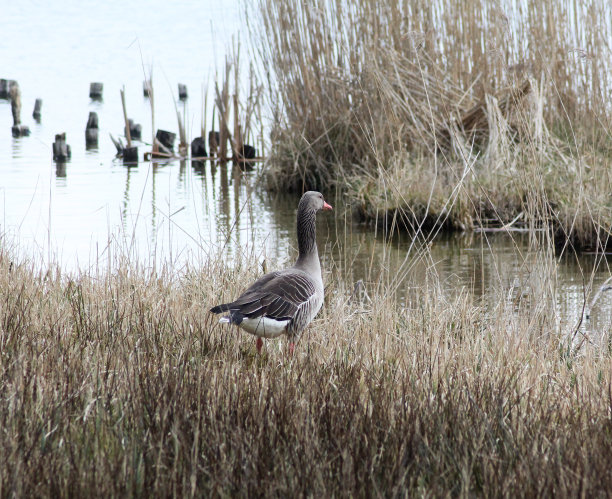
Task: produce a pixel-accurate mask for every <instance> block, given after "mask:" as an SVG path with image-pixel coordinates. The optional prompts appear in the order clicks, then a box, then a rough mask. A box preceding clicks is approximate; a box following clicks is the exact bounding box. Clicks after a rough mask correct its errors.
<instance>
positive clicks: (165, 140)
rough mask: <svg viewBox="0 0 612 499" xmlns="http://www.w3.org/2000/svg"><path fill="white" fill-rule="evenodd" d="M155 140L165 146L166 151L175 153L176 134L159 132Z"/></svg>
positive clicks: (164, 131)
mask: <svg viewBox="0 0 612 499" xmlns="http://www.w3.org/2000/svg"><path fill="white" fill-rule="evenodd" d="M155 138H156V139H157V140H158V141H159V142H160V144H161V145H163V146H164V147H165V148H166V149H169V150H170V151H174V141H175V140H176V133H172V132H168V131H166V130H157V133H156V134H155Z"/></svg>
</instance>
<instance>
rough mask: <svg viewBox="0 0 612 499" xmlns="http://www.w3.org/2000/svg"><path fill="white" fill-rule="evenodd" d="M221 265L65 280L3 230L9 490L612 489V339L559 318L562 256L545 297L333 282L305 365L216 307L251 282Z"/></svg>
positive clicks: (367, 492) (1, 410) (2, 456)
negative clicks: (563, 325)
mask: <svg viewBox="0 0 612 499" xmlns="http://www.w3.org/2000/svg"><path fill="white" fill-rule="evenodd" d="M424 257H425V258H426V254H424ZM221 262H222V260H221V259H211V260H207V261H206V262H204V263H202V264H199V265H193V266H192V265H186V266H185V267H182V268H181V269H171V268H165V267H163V266H160V267H158V270H157V271H153V270H151V269H149V268H146V267H139V266H138V265H135V264H129V263H127V262H126V261H124V260H122V259H117V261H116V262H115V263H113V265H112V266H111V267H110V268H109V270H108V271H107V272H104V273H102V272H100V273H98V272H96V271H92V272H91V273H87V274H85V273H83V274H79V275H64V274H62V272H61V271H60V270H59V269H55V268H51V269H50V270H48V271H41V270H39V269H40V265H38V264H37V262H33V261H27V260H25V259H21V260H20V259H19V258H17V256H16V251H15V248H13V247H11V246H10V245H9V244H8V243H7V242H6V240H3V241H2V245H0V303H1V304H2V305H1V306H0V358H1V361H0V388H1V389H0V393H1V394H2V395H1V397H2V399H1V403H0V427H1V428H2V431H1V432H0V494H1V495H3V496H55V497H63V496H82V495H87V494H91V493H94V494H96V495H102V496H113V495H114V496H116V495H122V496H124V495H131V496H151V495H155V496H168V495H176V496H211V495H215V496H228V495H232V496H233V495H244V496H247V495H248V496H254V495H257V496H263V495H266V496H268V495H283V496H286V495H292V496H295V495H309V496H320V495H326V496H332V495H334V496H352V495H359V496H373V495H385V496H399V495H417V494H418V495H448V494H452V495H468V494H470V495H472V494H478V495H480V494H482V495H487V496H490V495H495V496H516V495H520V496H535V495H537V496H542V495H548V496H552V495H555V496H557V495H563V496H570V495H571V496H574V495H586V496H594V495H602V494H605V493H606V492H607V491H609V490H610V489H611V487H612V473H611V472H610V467H609V463H610V459H611V458H612V437H611V435H612V433H611V422H610V407H612V396H611V394H612V391H611V389H612V379H611V377H612V369H611V368H612V365H611V358H610V350H609V339H608V338H603V339H602V341H601V342H600V343H597V344H595V343H591V342H590V341H582V340H583V338H581V337H580V336H579V335H578V336H576V335H573V334H571V332H569V333H570V334H567V333H568V332H567V331H560V330H559V328H558V327H557V326H555V324H556V321H555V317H554V309H555V307H554V306H550V305H551V300H553V299H554V296H553V295H554V282H552V281H551V276H553V277H554V273H555V259H554V258H553V257H552V254H551V253H550V252H549V251H548V252H547V251H540V252H538V253H537V259H536V261H535V263H534V269H533V272H532V275H533V276H534V279H535V280H538V279H539V278H538V277H537V276H540V277H541V278H542V279H541V280H539V281H538V282H540V285H535V284H536V282H535V281H534V283H533V284H534V285H533V286H532V289H533V290H534V291H533V292H534V293H536V296H534V297H533V301H532V303H533V304H535V306H532V305H530V306H523V305H521V304H518V305H517V304H516V303H509V302H507V301H505V300H503V299H500V300H499V302H497V303H496V304H495V305H494V306H491V307H488V308H487V309H485V308H483V307H482V306H481V305H479V304H477V303H473V302H472V300H471V298H470V297H469V295H465V294H461V293H459V294H457V295H455V296H454V297H452V298H449V297H448V296H447V295H446V294H445V293H444V292H443V291H442V290H441V288H440V286H439V285H437V284H436V280H435V278H432V279H431V280H430V282H431V284H430V285H428V286H425V287H422V286H421V287H419V288H415V291H414V293H413V295H412V296H410V297H409V298H408V300H407V303H406V307H399V306H398V305H397V302H396V301H395V299H394V297H393V296H392V293H391V292H390V290H389V288H387V289H386V290H385V289H381V290H379V291H376V290H375V289H370V290H369V291H370V298H371V301H370V300H361V299H359V298H358V297H357V296H355V295H353V293H351V292H349V291H348V290H345V289H343V287H342V285H340V284H337V285H336V286H335V287H334V289H333V290H328V292H327V296H326V303H325V305H324V307H323V310H322V313H321V314H320V316H319V318H318V319H317V320H315V321H314V323H313V325H312V326H311V327H310V329H309V330H308V332H307V333H306V335H305V336H304V338H303V339H302V341H301V342H300V343H299V344H298V348H297V355H296V356H295V357H293V358H289V357H288V356H287V355H286V351H285V347H286V345H285V344H284V342H283V341H282V340H280V341H268V342H266V345H265V347H264V353H263V354H262V355H261V356H258V355H257V354H256V350H255V347H254V342H253V338H252V337H251V336H249V335H245V334H242V335H241V334H239V333H238V332H237V331H236V330H233V329H229V328H224V327H221V326H220V325H219V324H218V323H217V321H216V319H215V318H214V317H212V316H211V314H209V313H208V312H207V309H208V307H209V306H210V305H212V304H214V303H217V302H219V301H220V300H224V299H226V298H229V297H231V296H235V294H236V293H237V292H238V291H239V290H238V287H237V284H236V282H237V280H238V279H245V280H250V279H252V278H254V277H255V276H256V274H258V273H259V270H258V268H257V266H256V265H255V262H251V261H247V260H245V261H238V262H237V263H236V265H235V266H234V267H232V268H228V267H226V266H225V265H224V264H223V263H221ZM553 281H554V280H553Z"/></svg>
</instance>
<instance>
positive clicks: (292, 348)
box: [289, 341, 295, 357]
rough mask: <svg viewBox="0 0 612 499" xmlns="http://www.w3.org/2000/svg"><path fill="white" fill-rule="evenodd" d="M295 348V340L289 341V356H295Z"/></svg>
mask: <svg viewBox="0 0 612 499" xmlns="http://www.w3.org/2000/svg"><path fill="white" fill-rule="evenodd" d="M294 350H295V343H293V341H292V342H291V343H289V356H290V357H293V351H294Z"/></svg>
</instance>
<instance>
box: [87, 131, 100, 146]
mask: <svg viewBox="0 0 612 499" xmlns="http://www.w3.org/2000/svg"><path fill="white" fill-rule="evenodd" d="M96 147H98V129H97V128H87V129H86V130H85V148H86V149H92V148H94V149H95V148H96Z"/></svg>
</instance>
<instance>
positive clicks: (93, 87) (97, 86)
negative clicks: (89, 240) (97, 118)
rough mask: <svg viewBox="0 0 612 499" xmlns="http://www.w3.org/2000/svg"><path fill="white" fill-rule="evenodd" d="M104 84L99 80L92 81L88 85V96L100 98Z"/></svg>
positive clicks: (95, 98)
mask: <svg viewBox="0 0 612 499" xmlns="http://www.w3.org/2000/svg"><path fill="white" fill-rule="evenodd" d="M103 89H104V84H103V83H99V82H93V83H91V84H90V85H89V97H90V98H91V99H94V100H102V90H103Z"/></svg>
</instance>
